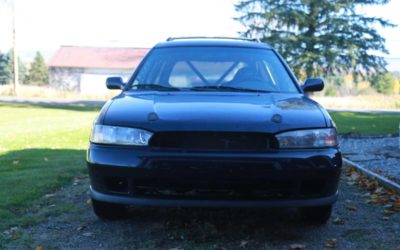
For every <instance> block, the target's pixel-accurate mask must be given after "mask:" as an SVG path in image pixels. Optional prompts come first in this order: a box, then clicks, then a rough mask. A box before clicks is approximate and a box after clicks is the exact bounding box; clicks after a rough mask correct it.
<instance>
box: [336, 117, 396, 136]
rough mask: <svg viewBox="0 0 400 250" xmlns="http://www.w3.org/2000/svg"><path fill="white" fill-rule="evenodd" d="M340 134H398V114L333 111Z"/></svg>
mask: <svg viewBox="0 0 400 250" xmlns="http://www.w3.org/2000/svg"><path fill="white" fill-rule="evenodd" d="M331 116H332V119H333V120H334V121H335V123H336V126H337V128H338V131H339V133H340V134H347V135H349V134H353V135H392V136H393V135H398V134H399V124H400V114H370V113H352V112H333V113H331Z"/></svg>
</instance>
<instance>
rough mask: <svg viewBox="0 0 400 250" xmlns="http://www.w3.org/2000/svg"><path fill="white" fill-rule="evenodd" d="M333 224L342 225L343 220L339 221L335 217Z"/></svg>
mask: <svg viewBox="0 0 400 250" xmlns="http://www.w3.org/2000/svg"><path fill="white" fill-rule="evenodd" d="M332 222H333V224H336V225H343V224H344V220H343V219H340V218H339V217H336V218H335V219H333V221H332Z"/></svg>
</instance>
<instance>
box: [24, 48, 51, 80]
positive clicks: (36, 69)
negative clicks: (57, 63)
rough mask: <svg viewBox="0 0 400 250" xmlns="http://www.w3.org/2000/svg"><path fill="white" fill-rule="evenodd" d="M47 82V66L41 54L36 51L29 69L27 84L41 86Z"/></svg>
mask: <svg viewBox="0 0 400 250" xmlns="http://www.w3.org/2000/svg"><path fill="white" fill-rule="evenodd" d="M48 81H49V74H48V71H47V65H46V62H45V61H44V58H43V56H42V54H41V53H40V52H39V51H38V52H36V56H35V58H34V60H33V63H32V64H31V68H30V69H29V76H28V83H30V84H36V85H43V84H47V83H48Z"/></svg>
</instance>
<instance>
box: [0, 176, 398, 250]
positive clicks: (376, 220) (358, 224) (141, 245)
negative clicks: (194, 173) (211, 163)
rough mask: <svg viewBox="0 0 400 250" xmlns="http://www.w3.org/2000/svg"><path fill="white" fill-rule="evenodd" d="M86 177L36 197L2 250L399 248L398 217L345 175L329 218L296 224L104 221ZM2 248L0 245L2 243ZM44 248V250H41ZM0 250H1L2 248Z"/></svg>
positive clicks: (210, 218) (167, 218)
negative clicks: (98, 214) (36, 202)
mask: <svg viewBox="0 0 400 250" xmlns="http://www.w3.org/2000/svg"><path fill="white" fill-rule="evenodd" d="M87 190H88V179H87V177H84V178H81V179H76V180H75V182H74V184H73V185H70V186H68V187H66V188H64V189H62V190H59V191H57V192H56V193H54V194H48V195H46V196H45V197H43V198H42V199H41V202H40V204H41V205H40V206H37V207H34V208H32V209H31V210H32V211H30V212H28V215H29V216H30V217H31V218H42V220H41V221H40V222H35V223H32V225H31V226H29V227H26V228H12V229H10V230H7V231H6V232H3V239H6V238H7V239H8V240H7V242H8V243H7V245H6V247H5V248H6V249H35V247H37V249H77V248H79V249H175V250H177V249H242V248H248V249H291V247H292V249H296V248H295V247H296V245H293V244H298V245H297V247H298V248H297V249H303V248H305V249H324V248H326V247H327V246H330V247H334V246H336V248H337V249H398V247H400V214H399V213H397V214H393V215H390V216H389V217H387V216H388V215H384V213H383V211H384V208H383V207H381V206H378V205H371V204H367V203H366V201H367V199H368V194H366V191H363V190H360V189H358V187H357V186H355V185H352V184H350V183H349V180H348V179H347V177H342V180H341V189H340V190H341V193H340V198H339V201H338V203H337V204H336V206H335V209H334V213H333V216H332V219H331V220H330V221H329V222H328V223H327V224H326V225H324V226H319V227H318V226H315V225H310V224H307V223H305V222H304V221H302V220H301V218H300V216H299V214H298V212H297V211H296V210H295V209H286V210H276V209H178V208H176V209H174V208H168V209H166V208H164V209H162V208H134V209H132V211H131V216H130V218H129V219H126V220H120V221H112V222H111V221H106V222H105V221H101V220H99V219H97V218H96V217H95V216H94V215H93V213H92V210H91V207H90V202H88V194H87ZM0 245H1V244H0ZM40 247H42V248H40ZM0 248H1V247H0Z"/></svg>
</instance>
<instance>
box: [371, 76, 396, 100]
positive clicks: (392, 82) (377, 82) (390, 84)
mask: <svg viewBox="0 0 400 250" xmlns="http://www.w3.org/2000/svg"><path fill="white" fill-rule="evenodd" d="M397 81H398V80H397V79H396V77H395V76H394V75H393V74H391V73H389V72H385V73H381V74H377V75H375V76H373V77H372V78H371V86H372V87H374V88H375V89H376V90H377V91H378V92H379V93H383V94H386V95H388V94H397V92H398V89H397V84H398V82H397Z"/></svg>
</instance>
